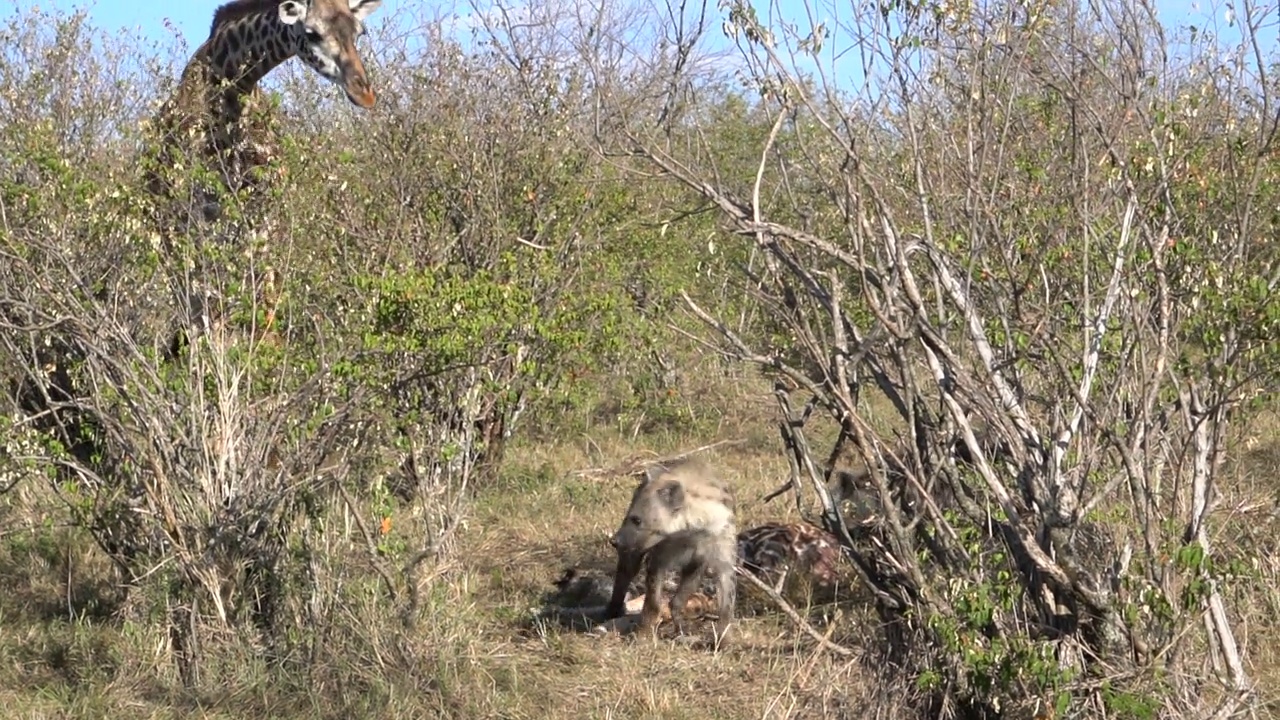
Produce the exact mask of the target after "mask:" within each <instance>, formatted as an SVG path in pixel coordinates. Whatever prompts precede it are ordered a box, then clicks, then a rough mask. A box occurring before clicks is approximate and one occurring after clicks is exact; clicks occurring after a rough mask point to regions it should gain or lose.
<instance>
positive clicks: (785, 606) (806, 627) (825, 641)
mask: <svg viewBox="0 0 1280 720" xmlns="http://www.w3.org/2000/svg"><path fill="white" fill-rule="evenodd" d="M736 571H737V573H738V577H741V578H746V579H747V580H749V581H750V582H751V584H753V585H755V586H756V587H758V588H760V590H761V591H763V592H764V594H766V595H768V596H769V599H770V600H772V601H773V603H774V604H775V605H777V606H778V609H779V610H781V611H782V612H784V613H786V615H787V617H789V618H791V622H793V623H795V624H796V627H798V628H800V629H801V630H803V631H804V632H805V634H806V635H808V636H809V637H811V638H813V639H814V640H815V641H817V643H818V645H819V646H821V647H823V648H826V649H827V650H830V651H831V652H833V653H835V654H837V655H839V656H840V657H844V658H848V657H853V651H852V650H850V649H849V648H847V647H844V646H843V645H837V644H835V643H834V642H831V640H830V639H829V638H830V633H828V634H827V635H825V636H824V635H823V634H822V633H819V632H818V630H817V629H816V628H814V627H813V625H810V624H809V621H808V620H805V619H804V618H802V617H800V613H799V612H797V611H796V609H795V608H794V607H792V606H791V603H789V602H787V600H786V598H784V597H782V595H781V594H779V593H778V591H777V590H774V589H773V588H771V587H769V586H768V585H767V584H765V583H764V582H763V581H761V580H760V578H758V577H756V576H755V575H753V574H751V572H750V571H748V570H743V569H742V568H741V567H738V568H736Z"/></svg>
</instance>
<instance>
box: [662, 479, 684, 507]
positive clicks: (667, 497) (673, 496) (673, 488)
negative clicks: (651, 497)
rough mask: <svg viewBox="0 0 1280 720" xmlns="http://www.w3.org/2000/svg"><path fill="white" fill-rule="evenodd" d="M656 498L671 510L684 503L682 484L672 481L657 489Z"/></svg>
mask: <svg viewBox="0 0 1280 720" xmlns="http://www.w3.org/2000/svg"><path fill="white" fill-rule="evenodd" d="M658 499H659V500H661V501H662V502H663V503H665V504H666V506H667V507H668V508H670V509H672V510H675V509H677V508H680V507H681V506H683V505H684V486H683V485H681V484H680V483H678V482H673V483H670V484H668V485H666V486H665V487H662V488H659V489H658Z"/></svg>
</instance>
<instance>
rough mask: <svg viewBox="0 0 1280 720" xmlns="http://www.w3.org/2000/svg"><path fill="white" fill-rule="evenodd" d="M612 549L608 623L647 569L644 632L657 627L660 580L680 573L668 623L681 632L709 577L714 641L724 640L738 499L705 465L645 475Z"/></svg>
mask: <svg viewBox="0 0 1280 720" xmlns="http://www.w3.org/2000/svg"><path fill="white" fill-rule="evenodd" d="M611 543H612V545H613V547H614V549H615V550H617V552H618V567H617V571H616V572H615V573H614V581H613V594H612V596H611V597H610V599H609V605H608V608H607V609H606V613H605V616H606V618H616V617H620V616H621V615H622V614H623V613H624V612H625V610H626V599H627V598H626V595H627V587H628V585H629V584H630V583H631V580H632V579H633V578H634V577H635V576H636V574H637V573H639V572H640V565H641V564H642V563H644V562H647V565H648V571H647V574H646V576H645V594H644V606H643V608H642V609H641V611H640V628H642V629H645V628H652V627H654V626H655V625H656V624H657V623H658V621H659V618H660V616H661V611H662V591H663V587H662V586H663V581H664V579H665V577H666V575H667V573H669V572H670V571H672V570H678V571H679V573H680V575H679V581H678V583H677V585H676V591H675V593H674V594H673V595H672V596H671V617H672V621H673V622H674V623H675V625H676V627H677V628H679V629H681V630H683V627H682V626H683V619H684V611H685V609H686V605H687V604H688V601H689V598H690V597H691V596H692V595H693V594H694V592H695V591H697V589H698V587H699V585H701V583H702V579H703V576H704V574H710V575H712V576H713V577H714V578H715V579H716V593H715V594H716V603H717V613H716V614H717V618H716V625H715V631H716V639H717V641H720V640H723V638H724V637H725V635H726V633H727V631H728V628H729V624H730V623H731V622H732V621H733V612H734V603H735V601H736V597H737V578H736V576H735V575H734V567H735V565H736V564H737V562H736V561H737V552H738V544H737V528H736V525H735V521H734V501H733V494H732V492H730V490H729V488H728V486H727V485H725V484H724V483H723V482H722V481H721V480H720V479H719V478H717V477H716V475H715V473H714V472H712V470H711V469H710V468H709V467H708V466H707V465H705V464H704V463H702V462H700V461H696V460H683V461H679V462H671V463H667V464H664V465H656V466H654V467H651V468H650V469H648V470H647V471H646V472H645V473H644V476H643V478H642V479H641V482H640V485H639V487H637V488H636V490H635V493H634V494H633V495H632V497H631V505H630V507H628V508H627V514H626V517H625V518H624V519H623V521H622V526H621V527H620V528H618V531H617V532H616V533H614V535H613V538H612V539H611Z"/></svg>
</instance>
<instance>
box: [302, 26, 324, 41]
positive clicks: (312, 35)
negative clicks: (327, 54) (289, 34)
mask: <svg viewBox="0 0 1280 720" xmlns="http://www.w3.org/2000/svg"><path fill="white" fill-rule="evenodd" d="M302 33H303V35H305V36H306V38H307V42H311V43H318V42H320V33H318V32H316V31H315V30H313V29H311V28H306V29H304V30H303V31H302Z"/></svg>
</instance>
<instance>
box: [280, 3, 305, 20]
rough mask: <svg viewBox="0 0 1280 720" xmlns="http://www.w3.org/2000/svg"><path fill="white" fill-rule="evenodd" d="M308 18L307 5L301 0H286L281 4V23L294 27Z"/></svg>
mask: <svg viewBox="0 0 1280 720" xmlns="http://www.w3.org/2000/svg"><path fill="white" fill-rule="evenodd" d="M306 17H307V4H306V3H305V2H302V1H301V0H284V2H282V3H280V22H282V23H284V24H285V25H292V24H294V23H296V22H298V21H299V20H304V19H306Z"/></svg>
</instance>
